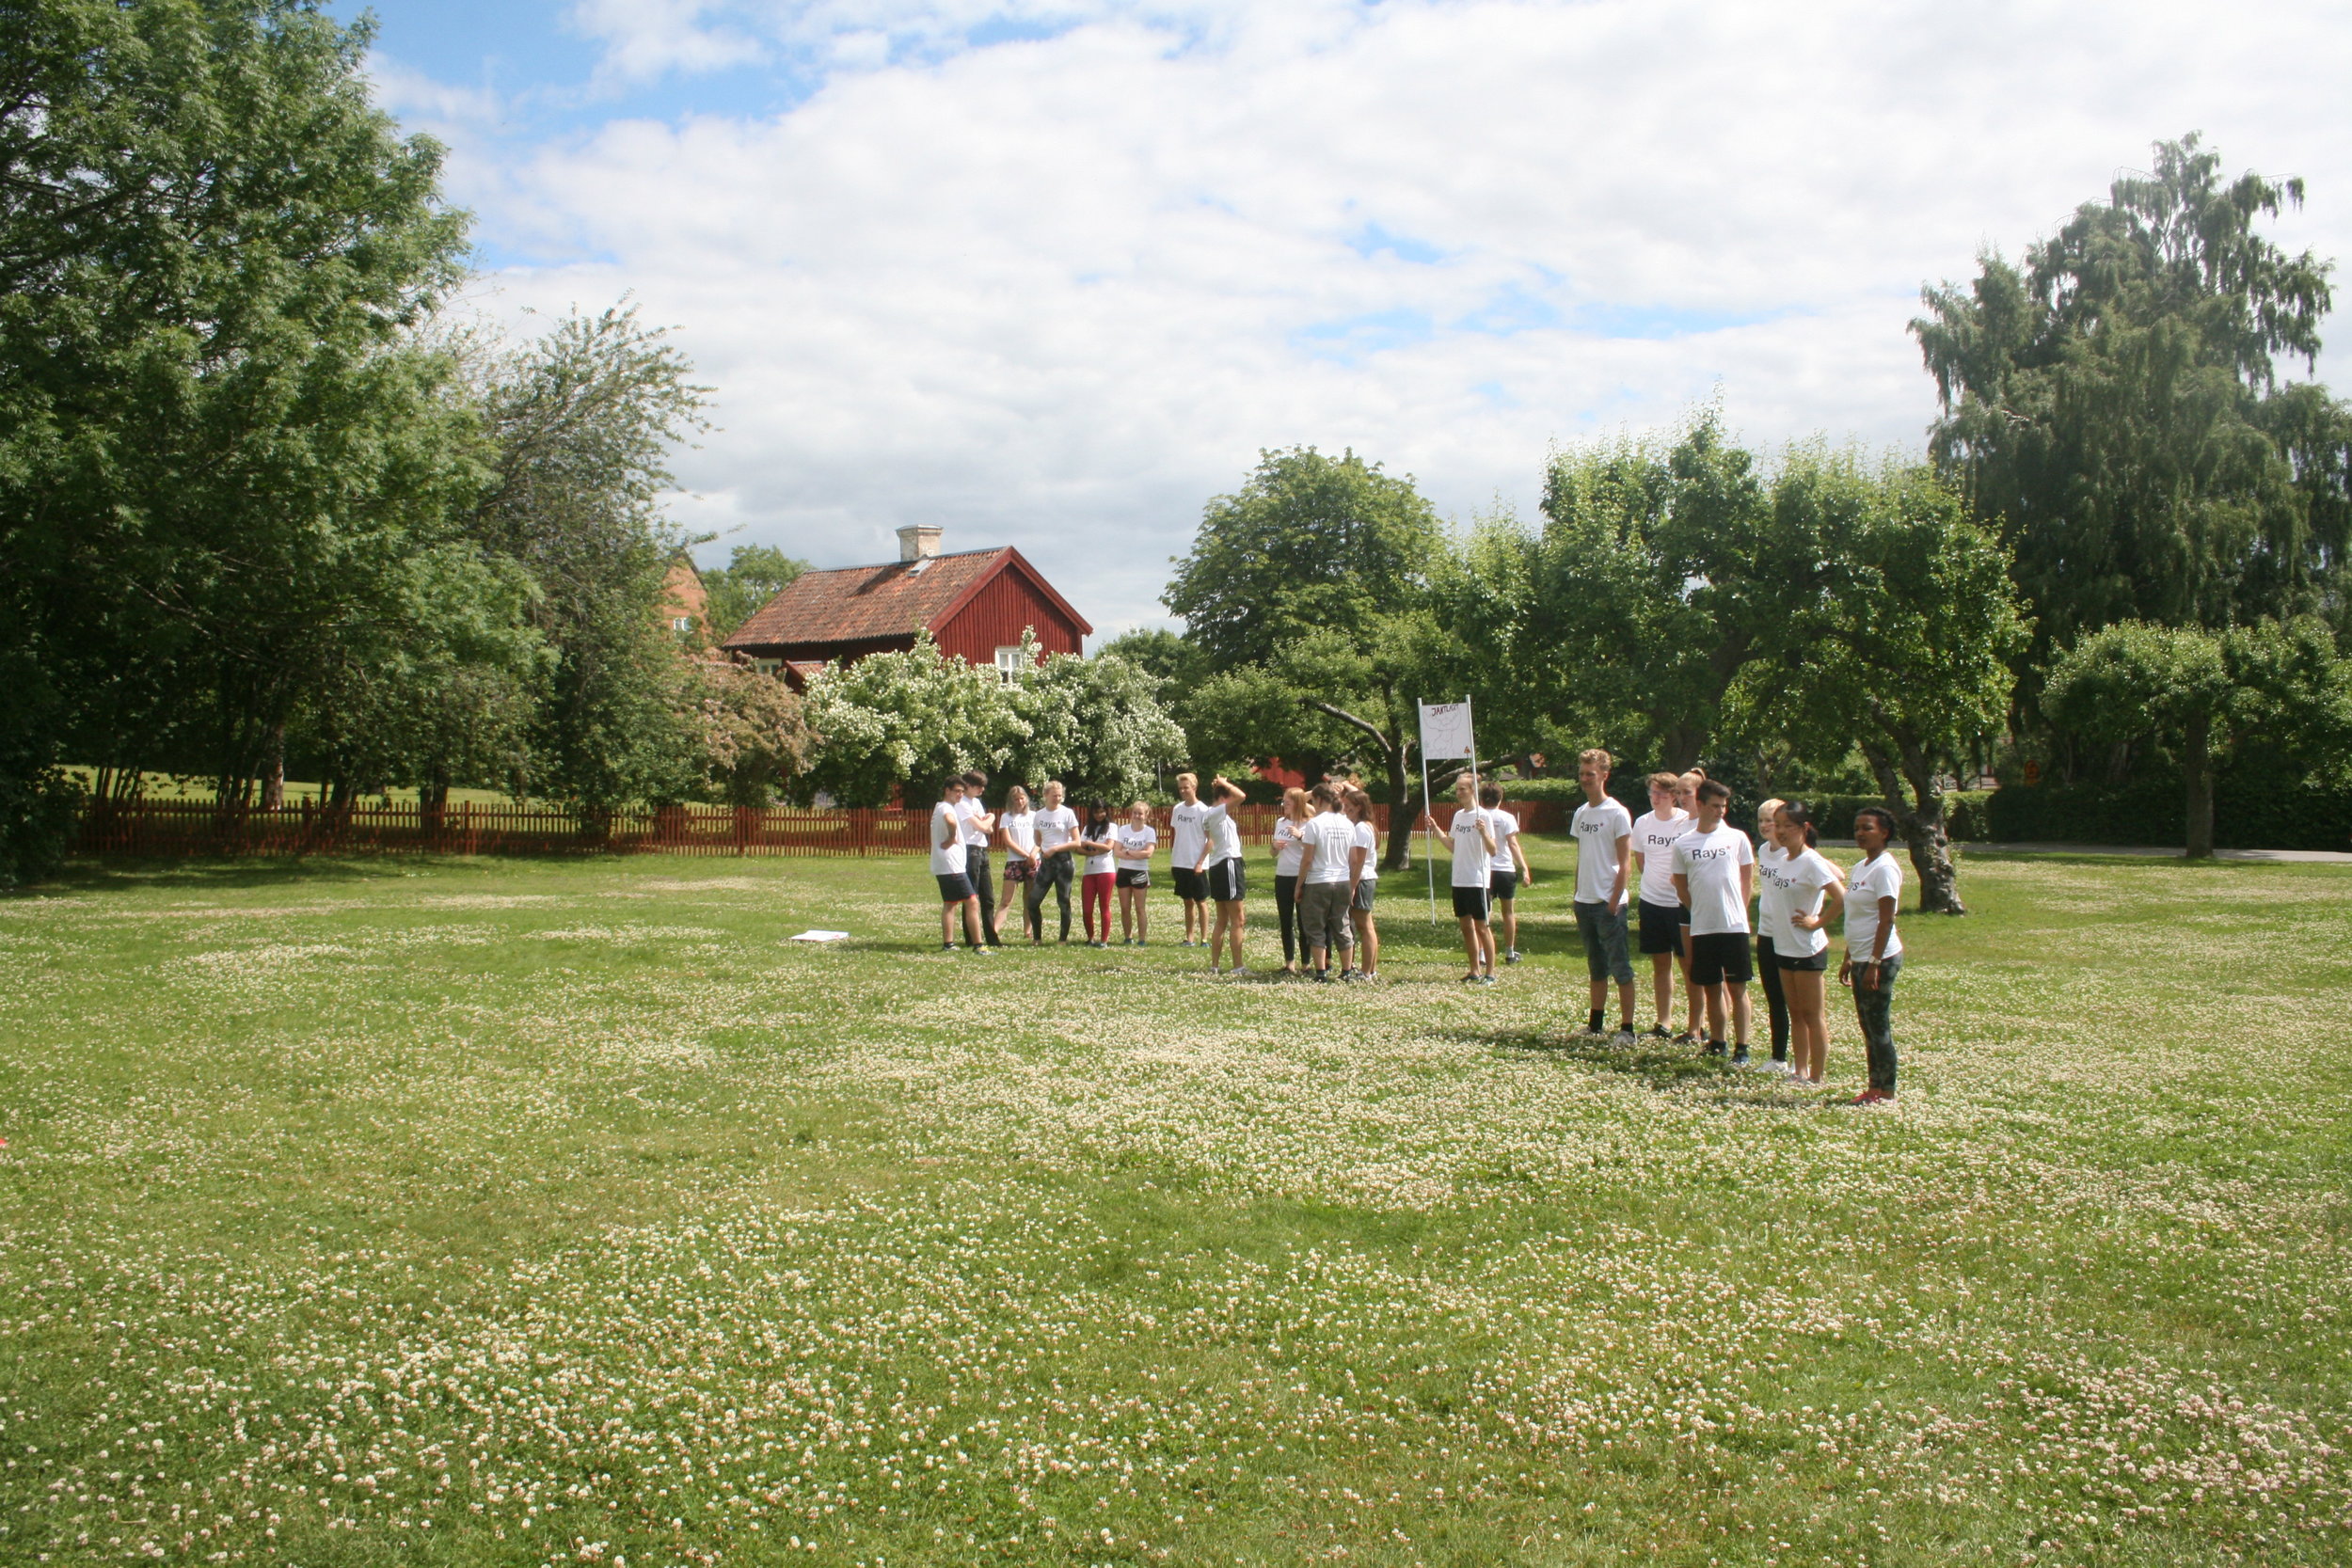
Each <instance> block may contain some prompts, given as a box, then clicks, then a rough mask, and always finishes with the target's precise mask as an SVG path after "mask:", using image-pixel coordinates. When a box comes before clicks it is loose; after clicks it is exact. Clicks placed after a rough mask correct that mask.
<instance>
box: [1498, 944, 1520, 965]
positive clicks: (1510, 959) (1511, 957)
mask: <svg viewBox="0 0 2352 1568" xmlns="http://www.w3.org/2000/svg"><path fill="white" fill-rule="evenodd" d="M1502 961H1503V962H1504V963H1507V964H1515V963H1517V962H1518V961H1519V950H1518V948H1516V947H1514V948H1512V949H1511V951H1509V952H1508V953H1505V954H1504V955H1502Z"/></svg>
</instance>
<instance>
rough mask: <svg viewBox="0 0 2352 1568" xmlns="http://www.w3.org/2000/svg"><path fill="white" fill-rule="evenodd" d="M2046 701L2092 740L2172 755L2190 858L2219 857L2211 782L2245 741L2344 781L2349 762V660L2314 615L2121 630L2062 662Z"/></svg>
mask: <svg viewBox="0 0 2352 1568" xmlns="http://www.w3.org/2000/svg"><path fill="white" fill-rule="evenodd" d="M2042 701H2043V703H2044V705H2045V706H2047V707H2048V709H2049V710H2050V712H2051V714H2052V716H2053V717H2054V718H2056V719H2058V721H2060V722H2062V723H2065V724H2067V725H2069V726H2070V727H2072V728H2074V729H2075V730H2077V731H2079V732H2080V733H2082V734H2084V735H2086V736H2091V737H2093V738H2098V739H2106V740H2115V741H2130V740H2138V739H2142V738H2148V737H2153V739H2155V740H2156V741H2157V742H2158V743H2159V744H2161V745H2164V746H2167V747H2169V749H2171V751H2172V752H2173V754H2174V755H2175V756H2176V757H2177V758H2178V760H2179V763H2180V768H2181V783H2182V797H2183V816H2184V824H2183V841H2184V843H2185V844H2186V846H2187V849H2188V854H2189V857H2190V858H2191V859H2204V858H2206V857H2209V856H2211V855H2212V853H2213V847H2214V816H2213V802H2214V779H2215V775H2216V774H2217V771H2218V770H2219V768H2220V766H2221V764H2222V762H2223V761H2224V759H2225V758H2226V757H2227V756H2228V754H2229V753H2230V752H2231V751H2232V749H2233V747H2234V746H2235V745H2236V744H2238V743H2239V742H2240V741H2241V740H2243V739H2246V738H2250V737H2253V736H2261V737H2263V738H2264V739H2265V740H2266V742H2267V743H2268V744H2269V746H2270V747H2271V748H2272V749H2273V750H2274V751H2275V752H2280V753H2283V754H2284V755H2285V756H2287V757H2288V758H2290V759H2292V760H2295V761H2298V762H2302V763H2305V764H2316V765H2319V766H2322V767H2325V768H2329V769H2331V770H2333V771H2337V772H2341V771H2342V770H2343V768H2344V763H2345V761H2346V758H2347V756H2352V661H2347V660H2345V659H2344V658H2343V657H2340V656H2339V655H2338V654H2337V652H2336V647H2335V642H2334V639H2333V637H2332V636H2331V635H2330V634H2329V633H2328V630H2327V628H2326V627H2325V626H2321V625H2320V624H2319V623H2317V622H2316V621H2315V620H2312V619H2309V618H2306V619H2303V620H2299V621H2291V622H2286V623H2281V622H2278V621H2265V622H2261V623H2258V624H2257V625H2255V626H2245V627H2234V628H2232V629H2231V630H2228V631H2221V632H2216V631H2209V630H2206V629H2204V628H2202V627H2198V626H2156V625H2152V624H2150V623H2148V622H2145V621H2119V622H2116V623H2114V624H2113V625H2110V626H2103V627H2101V628H2100V629H2098V630H2097V631H2094V632H2091V633H2089V634H2088V635H2086V636H2084V637H2083V638H2081V639H2080V640H2079V641H2076V642H2075V643H2074V646H2073V647H2071V648H2068V649H2067V650H2065V652H2064V653H2062V654H2061V655H2060V656H2059V657H2058V660H2057V661H2056V662H2055V663H2054V664H2053V665H2052V667H2051V669H2050V673H2049V679H2048V681H2047V684H2046V685H2045V687H2044V689H2043V692H2042Z"/></svg>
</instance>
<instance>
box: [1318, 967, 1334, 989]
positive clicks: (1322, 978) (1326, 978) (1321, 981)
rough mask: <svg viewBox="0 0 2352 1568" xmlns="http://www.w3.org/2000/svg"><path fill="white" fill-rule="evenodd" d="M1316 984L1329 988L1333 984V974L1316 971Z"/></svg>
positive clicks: (1327, 971) (1326, 971)
mask: <svg viewBox="0 0 2352 1568" xmlns="http://www.w3.org/2000/svg"><path fill="white" fill-rule="evenodd" d="M1315 984H1316V985H1318V986H1327V985H1329V984H1331V972H1330V971H1329V970H1327V969H1318V970H1316V971H1315Z"/></svg>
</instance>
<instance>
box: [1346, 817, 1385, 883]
mask: <svg viewBox="0 0 2352 1568" xmlns="http://www.w3.org/2000/svg"><path fill="white" fill-rule="evenodd" d="M1350 826H1352V827H1353V828H1354V829H1355V830H1356V840H1355V843H1356V847H1357V848H1359V849H1361V850H1362V851H1363V852H1364V875H1365V876H1367V877H1377V876H1379V875H1380V873H1379V870H1378V869H1377V868H1378V866H1379V863H1380V834H1379V832H1378V830H1376V829H1375V828H1374V827H1373V825H1372V819H1371V818H1370V817H1366V818H1364V820H1362V821H1361V822H1357V823H1352V824H1350Z"/></svg>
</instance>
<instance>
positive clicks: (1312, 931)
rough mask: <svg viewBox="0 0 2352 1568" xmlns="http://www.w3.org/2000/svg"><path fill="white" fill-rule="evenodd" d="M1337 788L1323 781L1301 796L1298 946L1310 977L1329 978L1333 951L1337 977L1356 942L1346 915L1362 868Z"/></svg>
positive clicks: (1353, 826) (1360, 852)
mask: <svg viewBox="0 0 2352 1568" xmlns="http://www.w3.org/2000/svg"><path fill="white" fill-rule="evenodd" d="M1342 787H1343V786H1342V785H1338V784H1331V783H1330V782H1328V781H1326V782H1324V783H1322V784H1317V785H1315V787H1314V788H1312V789H1311V790H1309V791H1308V792H1307V803H1308V804H1309V805H1311V806H1312V807H1314V808H1315V814H1314V815H1313V816H1311V817H1309V818H1308V819H1307V821H1306V823H1305V824H1304V825H1303V826H1302V827H1301V828H1300V829H1299V840H1300V843H1301V845H1302V847H1303V859H1302V862H1301V869H1300V871H1299V874H1298V877H1299V881H1298V930H1299V937H1298V940H1299V942H1300V944H1301V945H1302V946H1303V947H1304V948H1305V949H1306V951H1307V956H1308V963H1309V966H1310V967H1311V968H1312V969H1313V970H1314V972H1315V978H1316V979H1318V980H1321V981H1326V982H1328V981H1329V980H1330V978H1331V954H1332V951H1333V950H1334V949H1337V950H1338V952H1339V955H1340V963H1341V965H1342V969H1341V974H1343V975H1344V974H1347V973H1349V971H1348V970H1347V968H1346V965H1347V963H1348V961H1349V958H1350V955H1351V953H1352V951H1353V949H1354V947H1355V944H1356V937H1355V933H1354V932H1353V931H1352V930H1351V929H1350V928H1349V926H1348V918H1347V917H1348V911H1349V910H1350V909H1351V908H1352V907H1353V906H1354V904H1355V902H1356V884H1357V882H1358V880H1359V879H1361V878H1362V877H1363V875H1364V873H1365V871H1366V870H1367V869H1368V868H1367V867H1366V866H1365V864H1364V851H1363V848H1362V847H1361V846H1359V844H1358V843H1357V842H1356V824H1355V823H1353V822H1351V821H1349V820H1348V819H1347V817H1346V816H1345V814H1343V812H1342V811H1341V810H1340V790H1341V788H1342Z"/></svg>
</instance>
